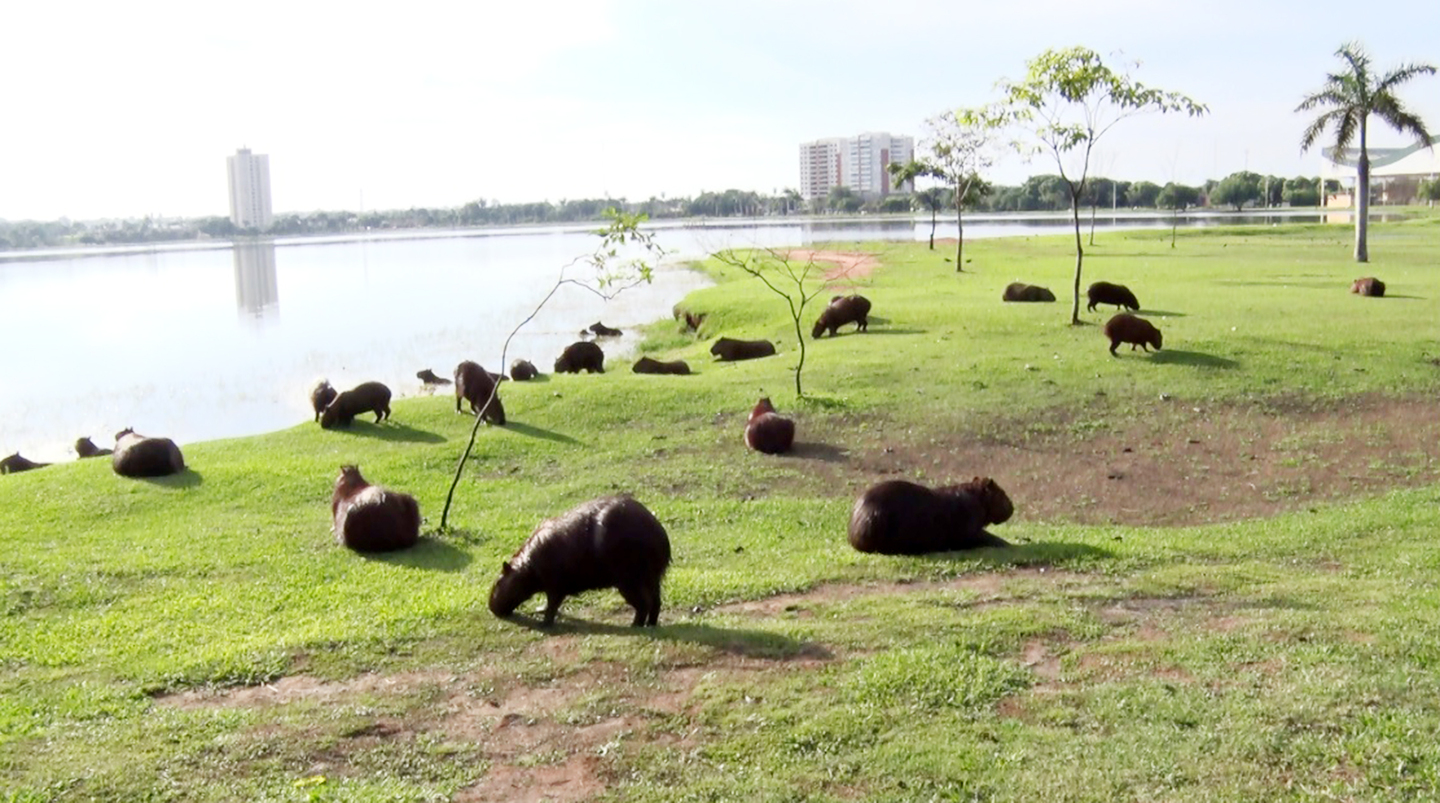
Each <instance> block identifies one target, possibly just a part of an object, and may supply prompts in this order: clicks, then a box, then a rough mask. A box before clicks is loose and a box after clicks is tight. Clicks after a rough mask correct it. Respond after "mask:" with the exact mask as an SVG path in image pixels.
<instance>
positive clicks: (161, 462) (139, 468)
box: [110, 429, 185, 477]
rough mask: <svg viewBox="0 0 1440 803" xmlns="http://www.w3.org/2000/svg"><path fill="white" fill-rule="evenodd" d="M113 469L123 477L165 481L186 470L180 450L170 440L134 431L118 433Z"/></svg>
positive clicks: (111, 465)
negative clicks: (155, 478) (157, 478)
mask: <svg viewBox="0 0 1440 803" xmlns="http://www.w3.org/2000/svg"><path fill="white" fill-rule="evenodd" d="M110 468H111V469H113V470H114V471H115V473H116V474H119V475H120V476H122V477H164V476H168V475H170V474H179V473H180V472H182V471H184V470H185V458H184V456H182V455H181V454H180V447H179V446H176V445H175V441H172V440H170V439H169V438H147V437H145V436H144V435H141V434H139V433H137V432H136V431H135V430H133V429H122V430H120V431H119V432H117V433H115V454H114V456H113V457H111V458H110Z"/></svg>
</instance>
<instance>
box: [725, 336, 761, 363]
mask: <svg viewBox="0 0 1440 803" xmlns="http://www.w3.org/2000/svg"><path fill="white" fill-rule="evenodd" d="M710 353H711V354H714V355H715V356H716V357H719V358H720V359H721V360H722V361H733V360H753V359H755V358H757V357H769V356H770V355H771V354H774V353H775V344H774V343H771V342H770V341H768V340H736V339H734V338H731V337H722V338H720V339H719V340H717V341H715V345H713V346H711V347H710Z"/></svg>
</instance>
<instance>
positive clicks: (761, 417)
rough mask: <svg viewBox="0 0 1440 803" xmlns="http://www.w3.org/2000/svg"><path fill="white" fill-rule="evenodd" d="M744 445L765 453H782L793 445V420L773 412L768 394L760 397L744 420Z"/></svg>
mask: <svg viewBox="0 0 1440 803" xmlns="http://www.w3.org/2000/svg"><path fill="white" fill-rule="evenodd" d="M745 445H746V446H749V447H750V448H751V449H754V450H755V451H757V452H764V453H765V454H784V453H785V452H788V451H790V447H791V446H793V445H795V421H794V420H793V419H790V418H785V417H784V416H781V415H780V414H779V413H777V412H775V405H773V404H771V403H770V398H769V397H768V396H765V397H761V399H760V401H758V402H756V403H755V409H753V410H751V411H750V419H749V420H748V421H746V422H745Z"/></svg>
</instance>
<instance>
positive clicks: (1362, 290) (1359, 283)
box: [1350, 276, 1385, 298]
mask: <svg viewBox="0 0 1440 803" xmlns="http://www.w3.org/2000/svg"><path fill="white" fill-rule="evenodd" d="M1350 292H1352V293H1359V294H1360V295H1362V296H1375V297H1376V298H1379V297H1381V296H1384V295H1385V283H1384V282H1382V281H1380V280H1379V279H1377V278H1375V277H1374V276H1366V277H1365V278H1363V279H1356V280H1355V283H1354V284H1351V285H1350Z"/></svg>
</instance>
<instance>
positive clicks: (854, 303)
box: [810, 295, 870, 338]
mask: <svg viewBox="0 0 1440 803" xmlns="http://www.w3.org/2000/svg"><path fill="white" fill-rule="evenodd" d="M869 315H870V299H868V298H866V297H865V296H860V295H853V296H835V297H834V298H833V299H831V300H830V306H828V307H826V308H825V310H824V311H823V312H821V313H820V319H819V320H817V321H815V328H814V329H813V330H811V332H810V336H811V337H814V338H818V337H820V334H821V333H822V332H824V331H826V330H827V329H828V330H829V331H830V336H831V337H834V336H835V330H836V329H839V328H840V327H841V326H844V325H845V324H847V323H853V324H855V325H856V326H855V331H857V332H864V331H866V329H867V327H869V326H870V319H869V317H868V316H869Z"/></svg>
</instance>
